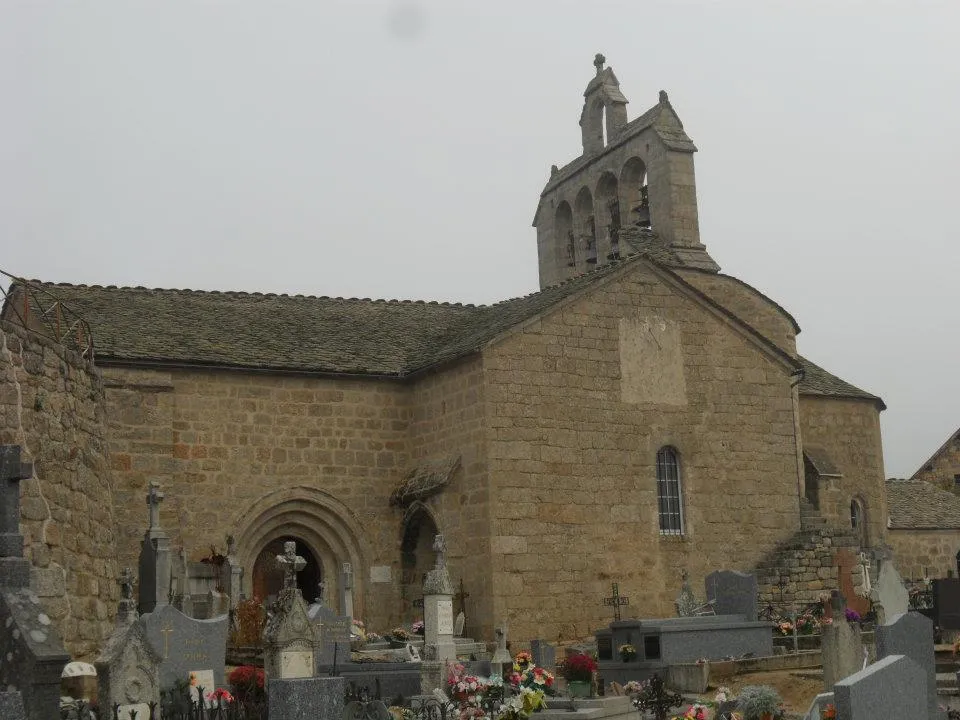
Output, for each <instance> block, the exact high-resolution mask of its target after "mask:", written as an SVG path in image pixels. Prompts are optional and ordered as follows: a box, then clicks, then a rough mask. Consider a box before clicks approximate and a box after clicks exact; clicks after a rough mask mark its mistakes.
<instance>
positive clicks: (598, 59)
mask: <svg viewBox="0 0 960 720" xmlns="http://www.w3.org/2000/svg"><path fill="white" fill-rule="evenodd" d="M606 61H607V59H606V58H605V57H604V56H603V54H602V53H597V54H596V55H594V56H593V66H594V67H595V68H596V69H597V75H599V74H600V73H602V72H603V64H604V63H605V62H606Z"/></svg>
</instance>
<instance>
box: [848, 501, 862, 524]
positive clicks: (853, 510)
mask: <svg viewBox="0 0 960 720" xmlns="http://www.w3.org/2000/svg"><path fill="white" fill-rule="evenodd" d="M861 525H863V506H862V505H860V501H859V500H857V499H856V498H854V499H853V500H851V501H850V527H851V528H853V529H854V530H860V526H861Z"/></svg>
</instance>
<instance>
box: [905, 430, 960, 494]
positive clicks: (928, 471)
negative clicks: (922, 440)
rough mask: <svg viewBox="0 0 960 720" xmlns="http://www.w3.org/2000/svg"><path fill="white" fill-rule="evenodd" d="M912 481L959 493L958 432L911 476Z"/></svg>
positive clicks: (959, 449) (959, 455) (959, 458)
mask: <svg viewBox="0 0 960 720" xmlns="http://www.w3.org/2000/svg"><path fill="white" fill-rule="evenodd" d="M912 479H913V480H922V481H924V482H929V483H933V484H934V485H936V486H937V487H939V488H942V489H943V490H950V491H951V492H953V493H960V431H957V432H956V433H954V434H953V435H952V436H951V437H950V438H949V439H948V440H947V442H945V443H944V444H943V445H942V446H941V447H940V448H939V449H938V450H937V452H935V453H934V454H933V456H932V457H931V458H930V459H929V460H927V462H925V463H924V464H923V466H922V467H921V468H920V469H919V470H917V472H916V473H914V475H913V478H912Z"/></svg>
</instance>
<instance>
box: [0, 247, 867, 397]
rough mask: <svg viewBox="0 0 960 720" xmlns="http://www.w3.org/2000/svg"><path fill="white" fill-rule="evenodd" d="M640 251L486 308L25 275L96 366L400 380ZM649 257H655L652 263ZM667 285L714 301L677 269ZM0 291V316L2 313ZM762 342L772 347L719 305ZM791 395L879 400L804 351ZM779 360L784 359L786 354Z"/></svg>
mask: <svg viewBox="0 0 960 720" xmlns="http://www.w3.org/2000/svg"><path fill="white" fill-rule="evenodd" d="M641 258H643V259H645V260H647V261H648V262H651V263H653V264H654V265H656V266H657V267H659V268H661V269H662V270H664V271H666V272H670V270H669V268H667V267H665V266H664V265H662V264H660V263H661V262H663V260H665V259H666V258H661V257H659V256H658V255H657V254H656V253H655V252H653V251H650V254H649V255H646V254H644V255H633V256H630V257H628V258H626V259H625V260H622V261H620V262H615V263H610V264H608V265H602V266H600V267H598V268H597V269H595V270H593V271H591V272H589V273H585V274H583V275H579V276H577V277H574V278H572V279H570V280H568V281H566V282H564V283H562V284H560V285H555V286H552V287H548V288H545V289H543V290H541V291H540V292H536V293H532V294H530V295H526V296H523V297H519V298H513V299H510V300H504V301H503V302H499V303H496V304H494V305H461V304H457V303H437V302H423V301H407V300H403V301H398V300H370V299H366V298H364V299H357V298H331V297H314V296H305V295H276V294H273V293H268V294H263V293H245V292H209V291H201V290H166V289H149V288H144V287H116V286H107V287H103V286H100V285H71V284H66V283H43V282H40V281H30V282H31V283H32V284H34V285H37V286H39V287H40V288H41V289H42V290H44V291H46V292H48V293H51V294H52V295H55V296H57V297H58V298H59V299H60V300H61V301H62V302H63V303H64V304H65V305H66V306H67V307H69V308H70V309H71V310H72V311H73V312H75V313H77V314H78V315H80V316H82V317H83V318H84V319H85V320H86V321H87V323H88V324H89V326H90V329H91V332H92V335H93V338H94V342H95V350H96V360H97V362H98V363H100V364H110V363H114V364H157V365H189V366H193V365H197V366H214V367H230V368H236V369H248V370H257V369H261V370H271V371H281V372H308V373H319V374H342V375H361V376H373V377H396V378H401V377H405V376H408V375H410V374H413V373H416V372H418V371H422V370H426V369H427V368H430V367H433V366H435V365H440V364H442V363H445V362H448V361H451V360H456V359H457V358H460V357H464V356H466V355H469V354H470V353H472V352H475V351H477V350H479V349H480V348H482V347H483V346H485V345H486V344H487V343H489V342H490V341H491V340H493V339H494V338H496V337H497V336H499V335H501V334H502V333H504V332H507V331H508V330H510V329H511V328H513V327H515V326H517V325H519V324H521V323H523V322H525V321H527V320H530V319H532V318H534V317H536V316H538V315H540V314H542V313H544V312H546V311H547V310H549V309H550V308H551V307H553V306H554V305H556V304H557V303H559V302H561V301H563V300H565V299H566V298H569V297H571V296H573V295H574V294H576V293H578V292H580V291H582V290H584V289H586V288H588V287H589V286H591V285H593V284H594V283H597V282H599V281H601V280H602V279H603V278H605V277H608V276H609V275H610V274H612V273H614V272H616V271H617V270H619V269H620V268H621V267H623V266H625V265H627V264H630V263H632V262H635V261H637V260H639V259H641ZM658 261H659V262H658ZM671 275H673V277H674V278H675V279H676V281H677V282H678V283H681V284H683V285H684V286H686V287H688V288H689V289H690V291H691V292H693V293H696V294H697V295H699V296H700V297H702V298H703V300H704V302H707V303H713V304H714V305H716V303H714V302H713V301H712V300H711V299H710V298H709V296H706V295H704V294H703V293H701V292H700V291H699V290H697V289H696V288H695V287H693V286H692V285H690V284H689V283H687V282H686V281H685V280H683V278H681V277H680V276H678V275H676V274H675V273H671ZM15 286H16V283H14V286H13V287H11V288H10V293H9V296H8V301H7V302H6V303H5V304H4V309H3V317H4V318H5V319H8V315H9V313H8V308H7V304H8V303H9V297H12V296H13V295H14V292H15ZM717 307H720V309H721V310H722V311H723V312H724V313H725V314H727V315H728V316H729V317H731V318H734V319H736V320H739V321H740V322H741V323H742V324H743V325H744V326H745V327H747V328H748V329H749V330H750V331H751V332H752V333H753V334H754V336H755V337H757V338H758V340H759V341H761V342H762V343H765V344H767V345H768V346H769V347H770V348H771V349H773V350H774V351H775V352H776V353H777V354H779V355H781V356H782V357H787V356H786V353H784V352H783V351H782V350H781V349H779V348H778V347H777V346H776V345H774V344H773V343H772V342H771V341H770V340H768V339H767V338H765V337H763V336H762V335H760V333H758V332H757V331H756V330H755V329H753V328H752V327H751V326H750V325H749V323H747V322H746V321H744V320H742V319H740V318H737V316H736V315H734V314H733V313H731V312H730V311H729V310H728V309H726V308H723V307H722V306H717ZM798 359H799V362H800V363H801V364H802V367H803V369H804V371H805V375H804V378H803V380H801V382H800V386H799V389H800V392H801V394H810V395H824V396H836V397H852V398H862V399H868V400H873V401H876V402H878V403H880V404H881V407H883V401H882V400H880V398H878V397H876V396H875V395H871V394H870V393H867V392H865V391H863V390H860V389H859V388H857V387H854V386H853V385H850V384H849V383H847V382H844V381H843V380H841V379H840V378H838V377H836V376H834V375H831V374H830V373H828V372H827V371H826V370H824V369H823V368H821V367H819V366H818V365H815V364H814V363H812V362H810V361H809V360H807V359H805V358H798ZM787 360H788V362H790V363H791V364H796V361H793V360H792V359H789V358H787Z"/></svg>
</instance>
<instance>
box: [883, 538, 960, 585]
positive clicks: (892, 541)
mask: <svg viewBox="0 0 960 720" xmlns="http://www.w3.org/2000/svg"><path fill="white" fill-rule="evenodd" d="M887 543H888V544H889V545H890V548H891V550H893V557H894V561H895V562H896V565H897V570H898V571H899V572H900V575H901V576H903V577H904V578H906V579H908V580H923V579H925V578H945V577H947V576H948V573H953V576H954V577H960V574H958V573H960V568H958V563H957V553H958V552H960V530H956V529H951V530H932V529H931V530H899V529H891V530H889V531H888V532H887Z"/></svg>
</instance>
